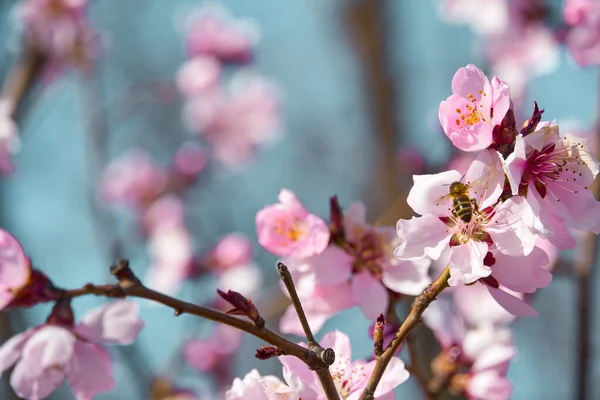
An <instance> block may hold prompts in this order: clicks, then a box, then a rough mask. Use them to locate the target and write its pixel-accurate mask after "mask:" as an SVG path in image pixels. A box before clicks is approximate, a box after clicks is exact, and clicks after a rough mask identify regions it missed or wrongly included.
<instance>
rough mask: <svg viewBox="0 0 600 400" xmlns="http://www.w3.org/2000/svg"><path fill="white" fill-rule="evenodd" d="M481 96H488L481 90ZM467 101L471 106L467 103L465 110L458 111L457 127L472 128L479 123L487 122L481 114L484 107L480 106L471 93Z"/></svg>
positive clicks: (458, 109) (459, 109)
mask: <svg viewBox="0 0 600 400" xmlns="http://www.w3.org/2000/svg"><path fill="white" fill-rule="evenodd" d="M479 94H480V95H482V96H486V95H487V94H486V93H485V92H484V91H483V90H480V91H479ZM467 100H468V101H469V102H470V104H469V103H467V104H466V105H465V107H464V109H461V108H457V109H456V113H457V114H458V118H457V119H456V125H457V126H461V125H463V124H464V125H466V126H467V127H471V126H473V125H475V124H476V123H478V122H481V121H484V122H485V118H484V117H483V115H482V114H481V110H480V109H482V108H483V105H481V104H478V102H477V99H476V98H475V96H473V95H472V94H471V93H469V94H468V95H467Z"/></svg>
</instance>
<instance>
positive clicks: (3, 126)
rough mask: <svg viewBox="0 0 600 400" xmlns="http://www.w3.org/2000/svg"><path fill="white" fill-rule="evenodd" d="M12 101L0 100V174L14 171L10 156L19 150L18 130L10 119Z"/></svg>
mask: <svg viewBox="0 0 600 400" xmlns="http://www.w3.org/2000/svg"><path fill="white" fill-rule="evenodd" d="M13 108H14V107H13V104H12V101H11V100H9V99H2V98H0V173H5V174H9V173H12V172H13V171H14V166H13V163H12V156H13V154H15V153H16V152H18V151H19V150H20V148H21V139H20V138H19V129H18V128H17V125H16V124H15V121H13V119H12V116H11V114H12V111H13Z"/></svg>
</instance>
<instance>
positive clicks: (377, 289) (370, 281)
mask: <svg viewBox="0 0 600 400" xmlns="http://www.w3.org/2000/svg"><path fill="white" fill-rule="evenodd" d="M352 294H353V295H354V300H355V301H356V303H357V304H358V306H359V307H360V309H361V311H362V312H363V314H364V316H365V317H367V318H368V319H370V320H375V319H377V317H378V316H379V314H381V313H383V312H385V310H386V309H387V306H388V302H389V298H388V294H387V291H386V290H385V287H384V286H383V285H382V284H381V282H379V281H378V280H377V279H375V278H374V277H373V275H371V274H370V273H369V272H361V273H360V274H357V275H354V277H353V278H352Z"/></svg>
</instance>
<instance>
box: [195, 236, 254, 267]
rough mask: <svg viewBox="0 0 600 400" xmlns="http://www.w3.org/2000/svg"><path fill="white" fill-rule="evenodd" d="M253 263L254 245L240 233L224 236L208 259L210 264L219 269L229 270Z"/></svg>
mask: <svg viewBox="0 0 600 400" xmlns="http://www.w3.org/2000/svg"><path fill="white" fill-rule="evenodd" d="M251 261H252V244H251V243H250V240H249V239H248V238H247V237H246V236H244V235H242V234H239V233H230V234H229V235H226V236H223V237H222V238H221V239H219V241H218V242H217V244H216V245H215V247H214V248H213V249H212V250H211V251H210V252H209V254H208V255H207V257H206V262H207V263H208V264H212V265H215V267H217V269H227V268H230V267H236V266H238V265H245V264H248V263H250V262H251Z"/></svg>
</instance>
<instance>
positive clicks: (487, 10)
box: [439, 0, 510, 35]
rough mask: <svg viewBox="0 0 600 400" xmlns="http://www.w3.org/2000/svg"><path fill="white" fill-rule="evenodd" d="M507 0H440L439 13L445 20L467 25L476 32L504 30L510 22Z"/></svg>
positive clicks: (494, 32) (488, 33) (485, 32)
mask: <svg viewBox="0 0 600 400" xmlns="http://www.w3.org/2000/svg"><path fill="white" fill-rule="evenodd" d="M508 3H509V1H508V0H485V1H481V0H441V1H440V7H439V15H440V17H442V18H443V19H444V20H445V21H446V22H448V23H452V24H457V25H467V26H469V28H470V29H471V30H472V31H473V32H474V33H476V34H479V35H491V34H497V33H500V32H504V31H505V30H506V29H507V28H508V26H509V23H510V20H509V8H508Z"/></svg>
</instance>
